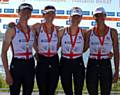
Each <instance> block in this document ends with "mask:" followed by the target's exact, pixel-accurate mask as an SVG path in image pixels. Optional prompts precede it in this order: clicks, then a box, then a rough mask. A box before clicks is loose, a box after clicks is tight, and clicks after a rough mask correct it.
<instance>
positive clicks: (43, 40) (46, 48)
mask: <svg viewBox="0 0 120 95" xmlns="http://www.w3.org/2000/svg"><path fill="white" fill-rule="evenodd" d="M49 36H51V34H49ZM57 50H58V35H57V31H56V28H55V27H54V30H53V33H52V38H51V41H50V42H49V41H48V37H47V33H46V32H45V31H44V28H43V25H42V26H41V27H40V29H39V35H38V51H39V54H41V55H44V56H46V57H52V56H54V55H55V54H57Z"/></svg>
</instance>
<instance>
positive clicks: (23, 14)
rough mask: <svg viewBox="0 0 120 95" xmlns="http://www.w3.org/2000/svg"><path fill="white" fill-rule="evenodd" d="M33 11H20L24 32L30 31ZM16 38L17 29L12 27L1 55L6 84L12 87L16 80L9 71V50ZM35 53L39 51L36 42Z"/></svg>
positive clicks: (6, 36)
mask: <svg viewBox="0 0 120 95" xmlns="http://www.w3.org/2000/svg"><path fill="white" fill-rule="evenodd" d="M31 13H32V12H31V10H29V9H23V10H20V12H18V16H19V18H20V21H19V23H21V27H22V28H23V31H24V32H25V33H26V32H27V30H28V27H27V26H28V24H27V23H28V20H29V18H30V17H31ZM14 36H15V28H14V27H10V28H9V29H8V30H7V31H6V33H5V38H4V40H3V45H2V53H1V58H2V62H3V66H4V69H5V74H6V82H7V84H8V85H12V84H13V82H14V80H13V78H12V76H11V73H10V71H9V66H8V58H7V51H8V49H9V47H10V46H11V42H12V39H13V38H14ZM33 47H34V49H35V51H36V50H37V48H36V42H34V45H33Z"/></svg>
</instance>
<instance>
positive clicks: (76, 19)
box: [71, 15, 82, 25]
mask: <svg viewBox="0 0 120 95" xmlns="http://www.w3.org/2000/svg"><path fill="white" fill-rule="evenodd" d="M81 19H82V16H79V15H73V16H71V23H72V25H79V23H80V21H81Z"/></svg>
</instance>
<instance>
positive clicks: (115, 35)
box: [111, 29, 119, 82]
mask: <svg viewBox="0 0 120 95" xmlns="http://www.w3.org/2000/svg"><path fill="white" fill-rule="evenodd" d="M111 36H112V41H113V55H114V65H115V73H114V79H113V82H117V80H118V76H119V43H118V33H117V30H115V29H111Z"/></svg>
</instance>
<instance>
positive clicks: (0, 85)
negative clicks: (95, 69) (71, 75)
mask: <svg viewBox="0 0 120 95" xmlns="http://www.w3.org/2000/svg"><path fill="white" fill-rule="evenodd" d="M0 88H5V89H6V90H5V89H4V90H1V91H8V85H7V84H6V82H5V80H4V78H3V77H2V75H0ZM34 91H35V92H36V91H38V87H37V83H36V82H35V84H34ZM56 91H61V92H63V88H62V85H61V81H60V80H59V82H58V86H57V89H56ZM86 91H87V89H86V83H84V87H83V92H86ZM112 91H120V78H119V80H118V82H117V83H114V84H113V85H112Z"/></svg>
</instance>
